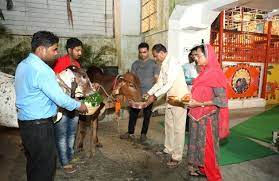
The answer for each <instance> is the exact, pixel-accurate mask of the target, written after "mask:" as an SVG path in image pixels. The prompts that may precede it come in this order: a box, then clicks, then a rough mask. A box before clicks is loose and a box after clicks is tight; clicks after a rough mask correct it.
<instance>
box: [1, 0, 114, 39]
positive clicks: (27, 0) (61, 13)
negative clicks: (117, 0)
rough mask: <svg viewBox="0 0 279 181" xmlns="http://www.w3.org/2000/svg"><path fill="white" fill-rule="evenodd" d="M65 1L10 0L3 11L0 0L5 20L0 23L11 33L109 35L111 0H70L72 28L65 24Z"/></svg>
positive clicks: (110, 35) (111, 34)
mask: <svg viewBox="0 0 279 181" xmlns="http://www.w3.org/2000/svg"><path fill="white" fill-rule="evenodd" d="M66 2H67V1H66V0H13V3H14V8H13V10H11V11H7V10H6V8H5V7H6V1H4V0H2V1H0V7H1V9H2V10H3V14H4V16H5V21H2V20H1V23H2V24H4V25H5V26H6V27H8V28H10V29H11V30H12V32H13V33H14V34H20V35H32V34H33V33H34V32H36V31H39V30H48V31H52V32H54V33H56V34H57V35H59V36H91V35H102V36H108V37H112V36H113V0H82V1H72V2H71V3H70V4H71V9H72V14H73V28H72V26H71V25H69V22H68V16H67V3H66Z"/></svg>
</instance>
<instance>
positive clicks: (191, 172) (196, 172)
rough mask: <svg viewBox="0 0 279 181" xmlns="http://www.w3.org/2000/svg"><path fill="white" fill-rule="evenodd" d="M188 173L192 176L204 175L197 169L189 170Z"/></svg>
mask: <svg viewBox="0 0 279 181" xmlns="http://www.w3.org/2000/svg"><path fill="white" fill-rule="evenodd" d="M189 175H190V176H192V177H205V174H203V173H202V172H201V171H199V170H195V171H189Z"/></svg>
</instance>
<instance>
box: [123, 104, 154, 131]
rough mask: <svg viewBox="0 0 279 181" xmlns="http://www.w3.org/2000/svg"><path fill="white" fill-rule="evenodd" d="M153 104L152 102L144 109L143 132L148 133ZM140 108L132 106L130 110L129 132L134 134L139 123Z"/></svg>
mask: <svg viewBox="0 0 279 181" xmlns="http://www.w3.org/2000/svg"><path fill="white" fill-rule="evenodd" d="M152 106H153V104H150V105H149V106H147V107H146V108H144V109H143V123H142V128H141V134H147V130H148V126H149V121H150V117H151V114H152ZM140 110H141V109H134V108H131V107H130V110H129V114H130V117H129V125H128V132H129V134H134V132H135V126H136V123H137V119H138V115H139V112H140Z"/></svg>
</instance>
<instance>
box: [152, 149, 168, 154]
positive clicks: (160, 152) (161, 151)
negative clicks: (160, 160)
mask: <svg viewBox="0 0 279 181" xmlns="http://www.w3.org/2000/svg"><path fill="white" fill-rule="evenodd" d="M155 154H156V155H168V153H166V152H164V150H160V151H156V153H155Z"/></svg>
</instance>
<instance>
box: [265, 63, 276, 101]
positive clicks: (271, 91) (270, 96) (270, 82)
mask: <svg viewBox="0 0 279 181" xmlns="http://www.w3.org/2000/svg"><path fill="white" fill-rule="evenodd" d="M271 66H272V67H273V68H269V69H268V72H270V74H267V91H266V100H267V104H279V64H269V67H271Z"/></svg>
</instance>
